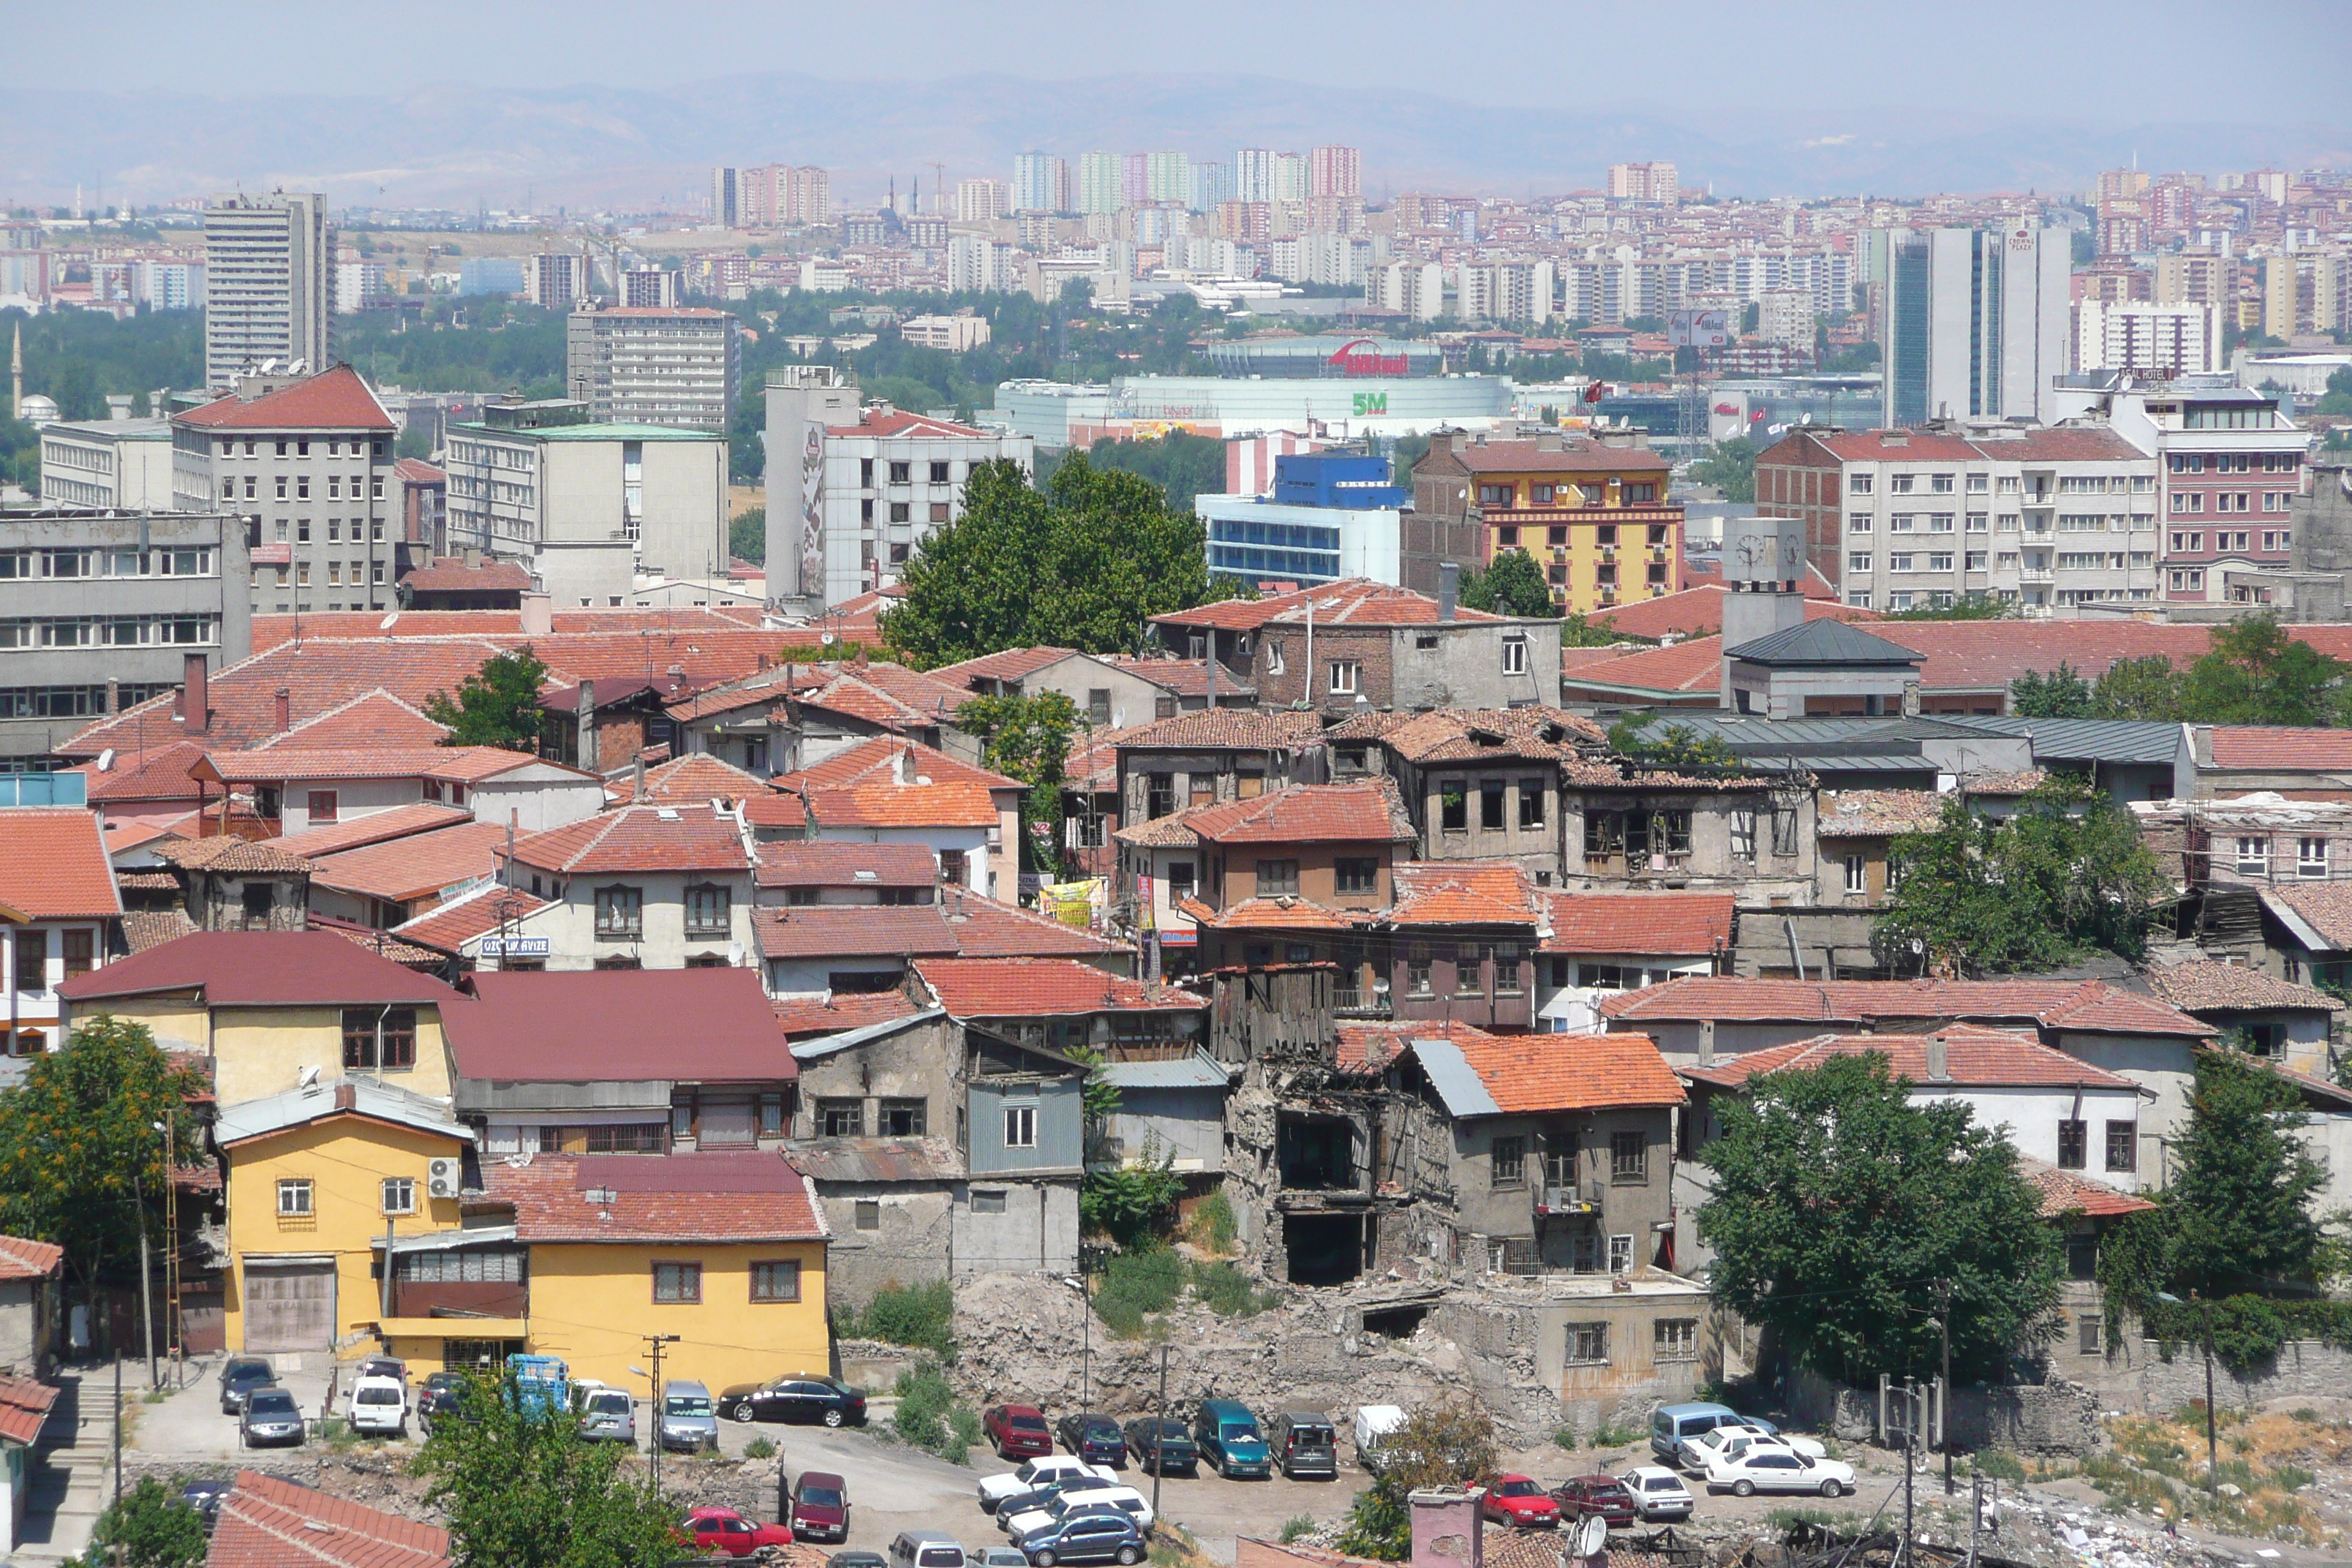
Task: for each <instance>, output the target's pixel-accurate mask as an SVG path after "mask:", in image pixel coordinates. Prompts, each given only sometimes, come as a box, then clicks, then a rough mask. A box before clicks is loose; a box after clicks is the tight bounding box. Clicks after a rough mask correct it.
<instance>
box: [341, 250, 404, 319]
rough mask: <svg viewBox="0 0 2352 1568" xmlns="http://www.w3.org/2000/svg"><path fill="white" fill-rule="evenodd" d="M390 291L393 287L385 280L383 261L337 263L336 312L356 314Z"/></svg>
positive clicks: (344, 314) (346, 314)
mask: <svg viewBox="0 0 2352 1568" xmlns="http://www.w3.org/2000/svg"><path fill="white" fill-rule="evenodd" d="M390 292H391V289H389V288H388V287H387V286H386V285H385V282H384V272H383V262H381V261H338V262H336V263H335V313H336V314H337V315H339V316H349V315H353V314H356V313H357V312H359V311H361V310H366V309H367V308H368V307H369V306H370V305H373V304H374V303H375V302H376V301H377V300H381V299H383V298H384V296H385V295H387V294H389V293H390Z"/></svg>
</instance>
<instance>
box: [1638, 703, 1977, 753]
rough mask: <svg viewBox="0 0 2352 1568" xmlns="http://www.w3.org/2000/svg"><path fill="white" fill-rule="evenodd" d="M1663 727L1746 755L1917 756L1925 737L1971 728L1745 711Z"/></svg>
mask: <svg viewBox="0 0 2352 1568" xmlns="http://www.w3.org/2000/svg"><path fill="white" fill-rule="evenodd" d="M1660 724H1661V726H1662V727H1663V726H1665V725H1675V726H1679V727H1681V728H1684V729H1687V730H1690V731H1693V732H1695V733H1696V734H1700V735H1706V736H1712V737H1714V738H1716V739H1717V740H1720V741H1721V742H1723V743H1724V744H1725V745H1727V746H1728V747H1730V748H1731V750H1732V751H1733V752H1737V753H1738V754H1739V755H1741V756H1751V755H1752V756H1767V757H1769V756H1770V755H1772V754H1773V753H1775V752H1780V753H1784V754H1785V753H1788V752H1796V753H1798V754H1800V755H1807V756H1812V755H1821V754H1824V753H1828V752H1841V753H1845V752H1854V753H1860V752H1886V753H1889V754H1898V753H1899V754H1902V755H1906V756H1917V755H1918V754H1919V742H1922V741H1931V740H1945V739H1949V738H1950V737H1953V736H1956V735H1963V734H1966V733H1968V732H1969V731H1964V730H1960V729H1957V728H1955V727H1953V726H1952V725H1950V724H1949V723H1947V722H1946V721H1943V720H1941V719H1928V718H1916V719H1906V718H1901V717H1898V716H1893V715H1890V716H1887V717H1885V718H1852V719H1838V718H1822V719H1758V718H1751V717H1749V716H1748V715H1746V714H1741V713H1701V712H1682V711H1676V712H1675V713H1672V714H1670V715H1663V716H1661V719H1660Z"/></svg>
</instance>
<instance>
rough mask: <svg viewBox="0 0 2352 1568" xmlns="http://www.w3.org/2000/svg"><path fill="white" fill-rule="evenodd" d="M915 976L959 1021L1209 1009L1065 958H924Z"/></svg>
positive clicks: (1174, 991)
mask: <svg viewBox="0 0 2352 1568" xmlns="http://www.w3.org/2000/svg"><path fill="white" fill-rule="evenodd" d="M915 973H917V974H919V976H921V977H922V981H923V984H925V985H927V986H929V988H930V991H931V994H933V995H935V996H937V997H938V998H939V1003H940V1006H942V1007H945V1008H946V1009H947V1010H948V1013H949V1014H950V1016H953V1017H957V1018H1037V1017H1052V1016H1070V1015H1074V1014H1087V1013H1142V1012H1197V1011H1199V1010H1201V1009H1202V1008H1204V1007H1206V1006H1207V1005H1208V1004H1207V1003H1206V1002H1204V1001H1202V999H1201V998H1200V997H1198V996H1196V995H1194V994H1192V993H1191V992H1189V991H1184V990H1181V989H1179V988H1178V987H1176V986H1172V985H1150V984H1144V983H1143V982H1140V981H1135V980H1124V979H1121V978H1119V977H1118V976H1117V975H1111V974H1106V973H1103V972H1102V971H1101V970H1099V969H1097V968H1095V967H1094V966H1093V965H1092V964H1087V963H1078V962H1077V961H1076V960H1075V959H1067V958H997V959H971V958H926V959H922V960H919V961H918V962H917V963H916V964H915Z"/></svg>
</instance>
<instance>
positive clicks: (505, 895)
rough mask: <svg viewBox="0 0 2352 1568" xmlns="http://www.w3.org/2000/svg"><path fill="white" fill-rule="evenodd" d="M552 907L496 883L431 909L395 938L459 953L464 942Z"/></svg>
mask: <svg viewBox="0 0 2352 1568" xmlns="http://www.w3.org/2000/svg"><path fill="white" fill-rule="evenodd" d="M549 907H550V903H549V900H545V899H542V898H539V897H537V896H535V895H533V894H531V893H529V892H526V891H524V890H523V889H520V888H501V887H499V886H496V885H495V884H493V885H491V886H488V887H485V888H481V889H477V890H476V891H474V892H471V893H468V894H467V895H466V896H464V897H462V898H458V899H455V900H451V901H450V902H448V903H446V904H443V905H441V906H440V907H439V908H438V909H434V910H426V911H425V913H423V914H421V915H419V916H417V917H416V918H415V920H413V921H408V922H406V923H405V924H403V925H397V926H394V927H393V928H392V929H393V934H394V935H395V936H399V937H404V938H405V939H407V940H408V941H410V942H418V943H421V944H423V945H424V946H426V947H436V948H439V949H441V950H442V951H443V952H457V948H458V946H459V944H460V943H463V942H470V941H471V940H472V939H474V938H475V937H478V936H482V935H485V934H487V933H488V932H490V931H496V930H497V929H498V928H499V926H501V925H504V924H506V923H507V922H508V921H519V920H520V919H522V918H523V917H524V916H526V915H530V914H535V913H537V912H538V911H539V910H543V909H547V908H549Z"/></svg>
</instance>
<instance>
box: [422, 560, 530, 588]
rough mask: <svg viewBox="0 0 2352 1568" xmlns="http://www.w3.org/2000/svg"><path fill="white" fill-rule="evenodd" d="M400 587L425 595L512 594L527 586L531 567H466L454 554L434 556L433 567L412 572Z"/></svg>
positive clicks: (515, 563)
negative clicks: (453, 593) (455, 593)
mask: <svg viewBox="0 0 2352 1568" xmlns="http://www.w3.org/2000/svg"><path fill="white" fill-rule="evenodd" d="M400 581H401V584H402V585H403V586H404V587H407V588H410V589H413V590H415V592H418V593H424V594H436V593H452V592H467V593H515V594H519V593H521V592H522V591H524V590H525V589H527V588H529V587H530V568H529V567H528V566H525V565H524V564H523V563H521V562H520V561H489V560H485V561H483V562H481V563H478V564H476V565H472V566H468V565H467V564H466V563H465V561H464V560H463V559H462V558H460V557H457V556H454V555H436V556H435V557H434V558H433V562H432V564H430V565H427V566H419V567H416V568H415V569H414V570H412V571H411V572H410V573H409V574H407V575H406V576H404V577H403V578H402V579H401V580H400Z"/></svg>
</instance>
